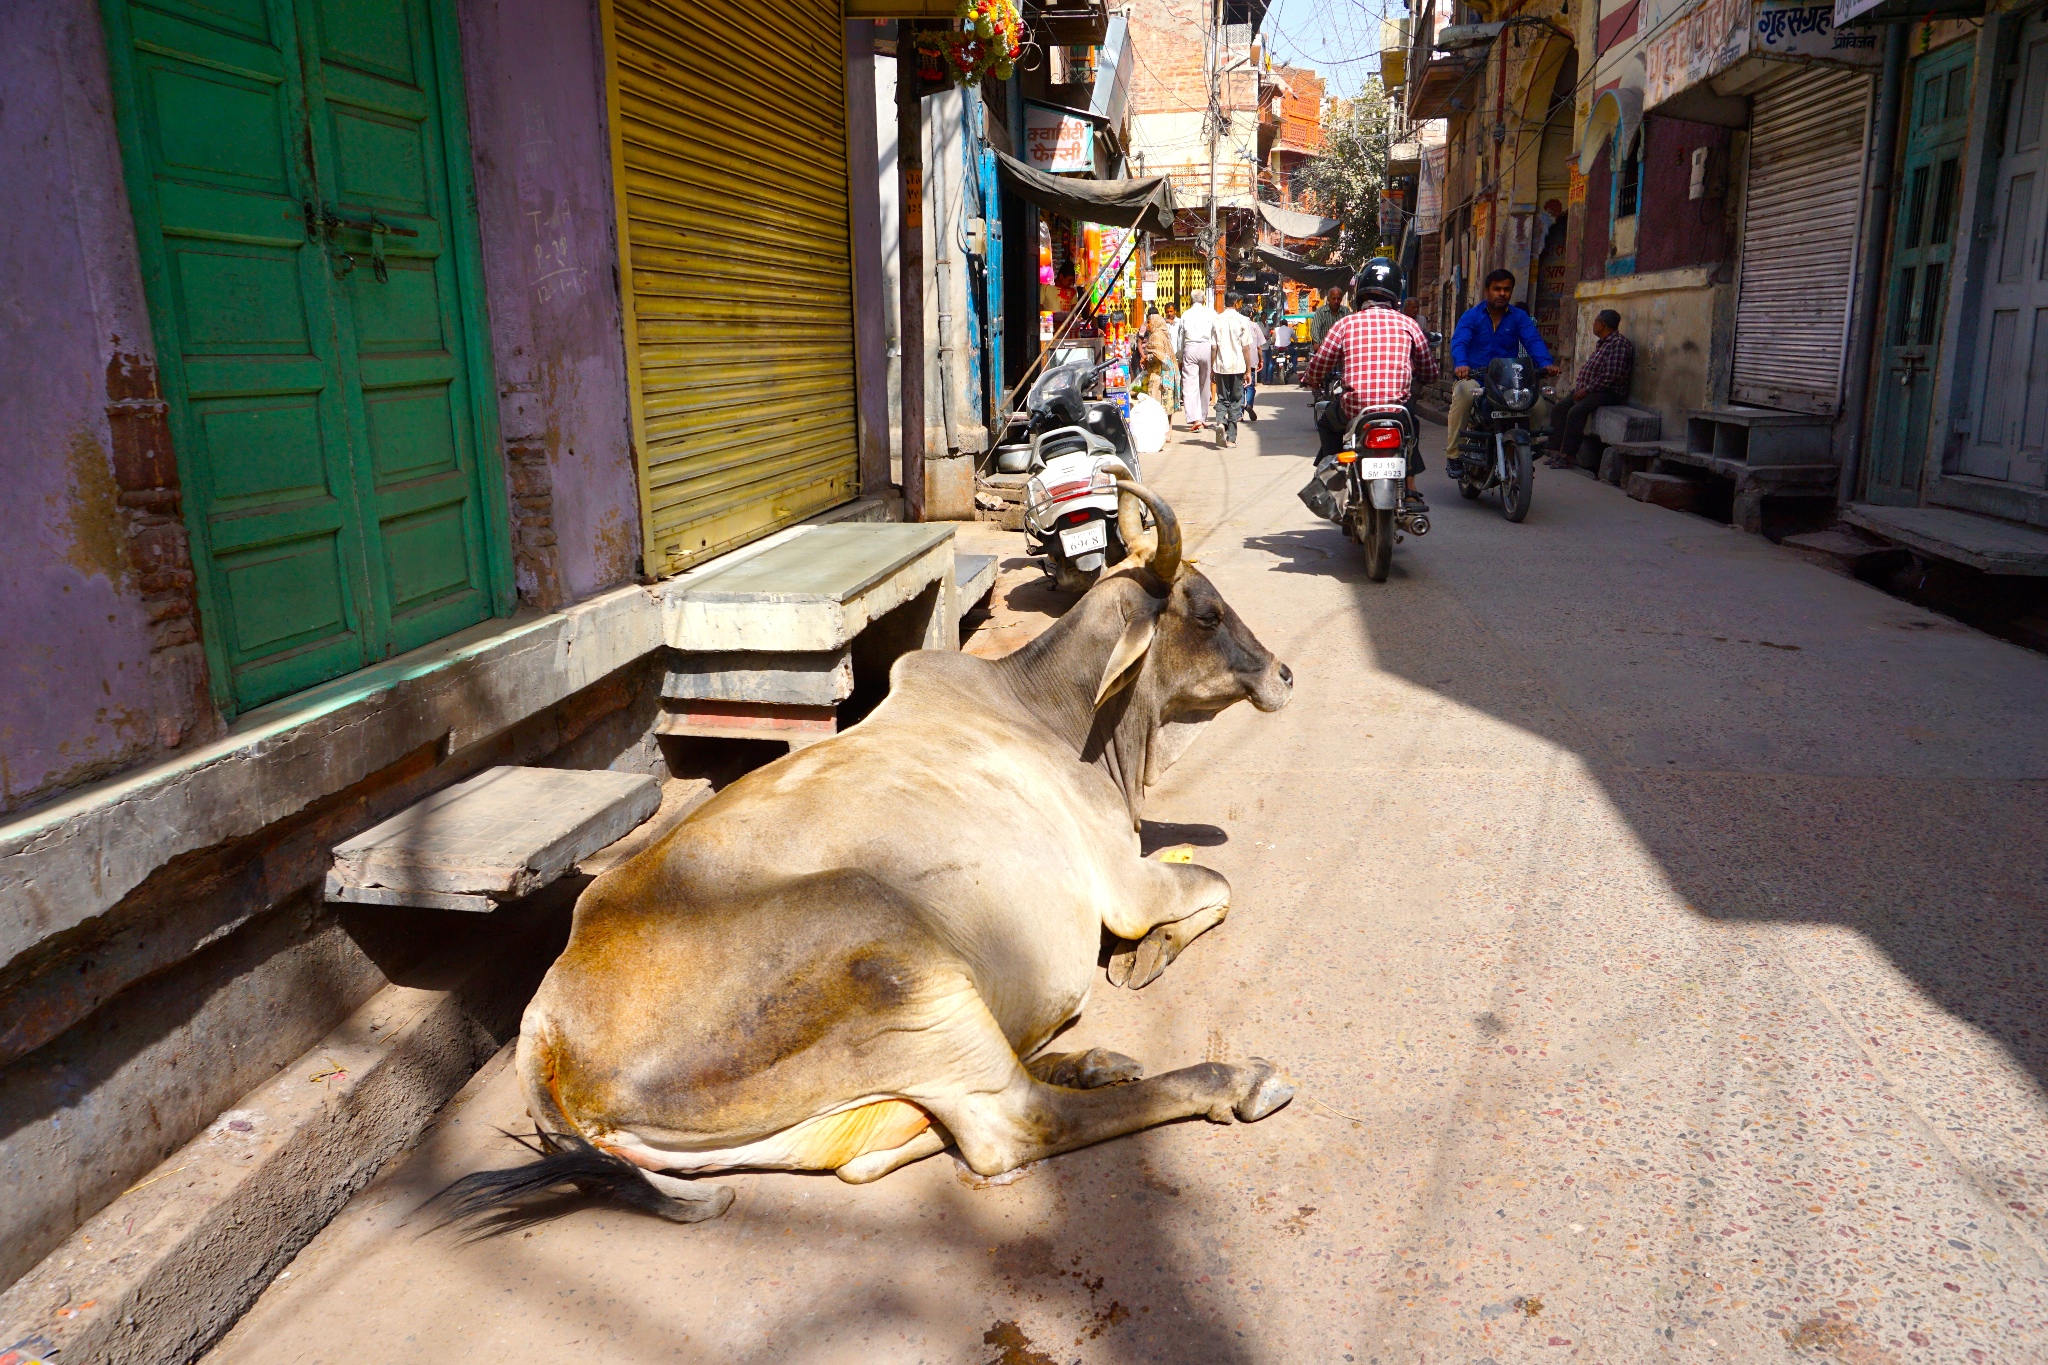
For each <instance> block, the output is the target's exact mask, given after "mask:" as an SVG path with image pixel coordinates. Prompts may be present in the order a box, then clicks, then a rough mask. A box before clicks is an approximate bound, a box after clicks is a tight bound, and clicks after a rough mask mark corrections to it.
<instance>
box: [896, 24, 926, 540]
mask: <svg viewBox="0 0 2048 1365" xmlns="http://www.w3.org/2000/svg"><path fill="white" fill-rule="evenodd" d="M917 68H918V56H917V25H916V24H915V23H913V22H912V21H911V20H908V19H905V20H903V21H902V23H901V25H900V26H899V27H898V30H897V38H896V189H897V197H896V203H897V205H898V208H897V214H896V282H897V303H898V309H897V314H898V316H897V327H896V351H897V359H898V362H899V364H898V369H899V371H900V375H901V377H900V379H899V385H900V387H901V389H902V394H903V432H902V440H903V519H904V520H905V521H923V520H924V129H923V126H922V125H923V120H922V118H921V117H920V114H921V113H922V112H923V102H922V101H921V100H919V98H918V79H917Z"/></svg>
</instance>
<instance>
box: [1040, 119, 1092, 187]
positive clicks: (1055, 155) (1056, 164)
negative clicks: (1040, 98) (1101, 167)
mask: <svg viewBox="0 0 2048 1365" xmlns="http://www.w3.org/2000/svg"><path fill="white" fill-rule="evenodd" d="M1024 161H1025V164H1026V165H1028V166H1030V167H1032V168H1033V169H1034V170H1040V171H1050V172H1052V173H1053V174H1055V175H1058V174H1062V173H1065V172H1069V171H1093V170H1094V169H1095V125H1094V124H1092V123H1090V122H1089V121H1088V120H1087V119H1084V118H1076V117H1075V116H1074V115H1072V114H1069V113H1067V112H1066V111H1065V110H1064V109H1049V108H1047V107H1046V106H1044V105H1042V104H1026V105H1025V106H1024Z"/></svg>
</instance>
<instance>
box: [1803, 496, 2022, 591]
mask: <svg viewBox="0 0 2048 1365" xmlns="http://www.w3.org/2000/svg"><path fill="white" fill-rule="evenodd" d="M1842 520H1843V521H1845V522H1848V523H1849V524H1850V525H1851V526H1857V527H1861V528H1862V529H1863V530H1866V531H1869V532H1871V533H1873V534H1875V535H1880V536H1883V537H1884V538H1885V539H1886V540H1889V541H1892V542H1894V543H1896V544H1899V545H1903V546H1905V547H1906V548H1908V549H1910V550H1913V551H1915V552H1916V553H1919V554H1922V555H1926V556H1927V557H1928V558H1930V559H1945V560H1948V561H1949V562H1950V563H1953V564H1965V565H1968V566H1969V567H1970V568H1973V569H1977V570H1980V571H1982V572H1984V573H1989V574H2012V575H2016V576H2020V577H2027V578H2041V577H2048V531H2044V530H2041V529H2040V528H2038V527H2033V526H2021V525H2019V524H2018V523H2016V522H2010V521H2000V520H1998V519H1997V518H1995V517H1985V516H1979V515H1977V514H1976V513H1974V512H1961V511H1957V510H1955V509H1954V508H1949V507H1878V506H1875V505H1873V504H1870V503H1855V504H1852V505H1851V506H1848V507H1845V508H1843V509H1842Z"/></svg>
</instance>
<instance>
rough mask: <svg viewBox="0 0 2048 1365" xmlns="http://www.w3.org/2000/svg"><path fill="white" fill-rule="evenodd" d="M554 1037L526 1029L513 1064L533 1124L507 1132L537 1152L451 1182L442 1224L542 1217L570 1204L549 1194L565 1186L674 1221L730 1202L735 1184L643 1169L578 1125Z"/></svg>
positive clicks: (489, 1226) (491, 1224)
mask: <svg viewBox="0 0 2048 1365" xmlns="http://www.w3.org/2000/svg"><path fill="white" fill-rule="evenodd" d="M551 1041H552V1040H549V1039H547V1038H545V1037H542V1038H536V1037H534V1035H533V1034H532V1033H531V1032H525V1031H522V1036H521V1037H520V1040H519V1053H518V1057H517V1060H516V1061H515V1063H514V1065H515V1066H516V1067H517V1068H518V1069H519V1071H520V1073H521V1079H522V1080H523V1081H524V1082H525V1085H524V1089H525V1090H526V1094H527V1103H528V1107H529V1109H530V1110H531V1112H532V1114H533V1118H534V1131H533V1135H532V1136H531V1137H523V1136H521V1135H519V1134H517V1133H509V1132H508V1133H505V1136H506V1137H508V1138H511V1139H512V1141H514V1142H516V1143H518V1144H519V1145H520V1146H522V1147H524V1148H526V1149H527V1150H528V1151H529V1152H532V1153H533V1154H534V1157H535V1159H534V1160H532V1161H528V1162H525V1163H523V1164H521V1165H518V1166H507V1167H504V1168H502V1169H499V1170H495V1171H472V1172H471V1173H470V1174H468V1175H465V1176H463V1177H462V1178H461V1179H459V1180H456V1181H454V1182H453V1183H451V1184H450V1185H448V1186H447V1187H446V1188H445V1189H443V1190H441V1191H440V1192H439V1193H438V1194H436V1195H434V1197H433V1198H432V1199H429V1200H428V1201H427V1203H428V1204H429V1205H439V1206H440V1207H441V1210H442V1214H441V1218H440V1219H439V1221H438V1222H437V1223H436V1224H435V1226H436V1227H446V1226H449V1225H461V1226H467V1227H469V1228H471V1229H473V1230H475V1231H477V1232H480V1233H488V1232H499V1231H509V1230H511V1229H512V1228H514V1227H521V1226H524V1225H526V1224H529V1223H537V1222H541V1221H543V1220H545V1219H548V1218H551V1217H554V1216H555V1215H557V1214H560V1213H565V1212H567V1211H568V1205H566V1204H565V1203H564V1202H563V1201H562V1200H560V1199H553V1200H548V1199H546V1196H548V1195H549V1194H551V1193H555V1192H558V1191H567V1190H573V1191H575V1192H576V1193H577V1194H580V1195H582V1196H584V1197H585V1198H600V1199H610V1200H611V1201H613V1202H614V1203H618V1204H623V1205H625V1206H626V1207H627V1208H631V1209H637V1210H639V1211H640V1212H642V1213H651V1214H653V1215H654V1216H655V1217H657V1218H665V1219H668V1220H669V1221H670V1222H674V1223H701V1222H703V1221H704V1220H705V1219H707V1218H716V1217H718V1215H719V1214H721V1213H724V1212H725V1211H726V1209H727V1208H729V1207H730V1206H731V1204H732V1198H733V1195H732V1191H731V1190H730V1189H729V1188H727V1187H725V1186H722V1185H715V1186H699V1185H696V1184H694V1183H692V1182H690V1181H687V1180H679V1179H676V1178H675V1177H673V1176H664V1175H658V1174H656V1173H655V1172H652V1171H648V1170H643V1169H642V1168H641V1167H639V1166H636V1165H634V1164H633V1163H632V1162H630V1161H628V1160H626V1159H625V1158H624V1157H622V1156H620V1155H618V1154H617V1153H615V1152H609V1151H606V1150H605V1149H604V1148H602V1147H599V1146H598V1145H596V1144H595V1143H593V1142H591V1141H590V1139H588V1138H586V1137H584V1136H583V1135H582V1134H581V1133H579V1132H577V1131H576V1126H575V1124H574V1122H573V1121H572V1120H571V1119H570V1118H569V1116H568V1115H567V1114H566V1113H565V1112H563V1109H562V1104H561V1095H560V1092H559V1090H558V1089H557V1087H556V1085H555V1075H554V1071H555V1068H554V1056H553V1053H554V1048H553V1047H552V1046H551ZM501 1131H502V1130H501ZM543 1201H544V1202H543Z"/></svg>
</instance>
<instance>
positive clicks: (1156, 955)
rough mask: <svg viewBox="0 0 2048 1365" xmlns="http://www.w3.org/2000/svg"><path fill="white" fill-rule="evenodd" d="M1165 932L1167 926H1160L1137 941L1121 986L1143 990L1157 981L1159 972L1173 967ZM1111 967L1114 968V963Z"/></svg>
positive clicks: (1172, 950)
mask: <svg viewBox="0 0 2048 1365" xmlns="http://www.w3.org/2000/svg"><path fill="white" fill-rule="evenodd" d="M1166 930H1167V926H1166V925H1164V924H1162V925H1160V926H1159V927H1158V928H1156V929H1154V930H1153V931H1152V932H1151V933H1149V934H1147V935H1145V937H1143V938H1142V939H1139V940H1138V949H1137V951H1136V952H1134V953H1132V954H1131V967H1130V974H1129V976H1128V977H1127V978H1126V979H1125V980H1124V981H1123V982H1122V983H1121V984H1122V985H1124V986H1127V987H1129V988H1130V989H1131V990H1134V991H1138V990H1143V989H1144V988H1145V987H1147V986H1149V985H1151V984H1152V983H1153V982H1155V981H1157V980H1158V979H1159V974H1160V973H1161V972H1163V971H1165V970H1166V969H1167V968H1168V967H1170V966H1172V965H1173V959H1174V957H1175V952H1174V946H1173V940H1172V939H1171V938H1170V937H1169V936H1168V934H1167V932H1166ZM1111 966H1112V967H1114V966H1115V963H1114V961H1112V963H1111ZM1113 979H1114V978H1112V980H1113Z"/></svg>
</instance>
